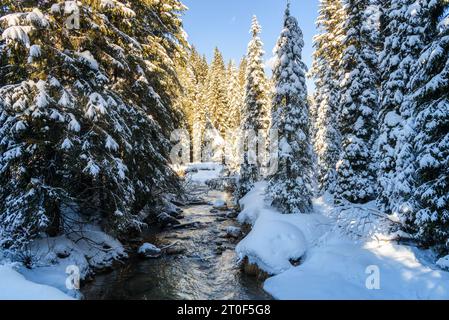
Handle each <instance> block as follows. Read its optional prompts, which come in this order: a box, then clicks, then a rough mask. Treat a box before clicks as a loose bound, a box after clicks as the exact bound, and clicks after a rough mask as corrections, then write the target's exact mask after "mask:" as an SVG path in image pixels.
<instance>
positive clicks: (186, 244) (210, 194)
mask: <svg viewBox="0 0 449 320" xmlns="http://www.w3.org/2000/svg"><path fill="white" fill-rule="evenodd" d="M199 193H200V194H201V196H202V198H203V199H204V200H205V201H206V202H207V203H213V202H214V201H216V200H220V199H221V200H225V201H226V202H228V203H230V202H231V197H230V195H229V194H227V193H224V192H219V191H207V189H204V190H199ZM182 209H183V210H184V212H183V216H184V218H182V219H181V220H180V221H181V222H182V223H183V224H186V223H187V224H188V223H192V222H195V223H196V225H194V226H192V227H187V228H179V229H167V230H163V231H161V232H160V233H157V235H156V238H155V239H154V244H156V245H158V246H164V245H168V244H174V243H176V247H177V248H182V249H183V250H184V252H183V253H178V254H172V255H163V256H162V257H160V258H157V259H148V260H145V259H140V258H138V257H133V258H130V259H129V260H127V261H125V262H124V264H123V266H121V267H118V268H115V269H114V270H113V271H112V272H110V273H108V274H100V275H97V276H95V278H94V280H93V281H92V282H89V283H86V284H85V285H84V286H83V288H82V289H81V292H82V294H83V296H84V299H88V300H91V299H95V300H98V299H125V300H129V299H131V300H184V299H185V300H266V299H271V297H270V296H269V295H268V294H267V293H266V292H265V291H264V290H263V288H262V286H263V283H262V282H261V281H260V280H258V279H257V278H255V277H251V276H248V275H246V274H244V273H243V272H242V271H241V268H240V267H239V266H238V265H237V263H236V262H237V259H236V255H235V250H234V249H235V245H236V243H237V241H236V240H234V239H230V238H227V237H226V228H227V227H228V226H236V225H237V222H236V221H235V220H234V219H231V218H228V217H227V216H226V213H227V211H218V212H217V211H213V212H211V210H212V209H213V207H212V205H211V204H205V205H192V206H187V207H184V208H182Z"/></svg>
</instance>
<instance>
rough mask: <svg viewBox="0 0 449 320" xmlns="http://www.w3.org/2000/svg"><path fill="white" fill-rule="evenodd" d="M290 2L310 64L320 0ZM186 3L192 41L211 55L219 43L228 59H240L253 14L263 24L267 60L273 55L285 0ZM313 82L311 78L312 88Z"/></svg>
mask: <svg viewBox="0 0 449 320" xmlns="http://www.w3.org/2000/svg"><path fill="white" fill-rule="evenodd" d="M291 2H292V5H291V8H292V9H291V12H292V14H293V15H294V16H295V17H296V18H297V19H298V22H299V25H300V26H301V29H302V30H303V33H304V41H305V47H304V52H303V60H304V62H305V63H306V64H307V65H308V66H309V67H310V66H311V63H312V53H313V43H312V39H313V36H314V35H315V34H316V28H315V20H316V18H317V15H318V4H319V0H292V1H291ZM183 3H184V4H185V5H186V6H187V7H189V10H188V11H187V12H186V14H185V16H184V19H183V20H184V28H185V30H186V32H187V33H188V35H189V41H190V43H192V44H193V45H195V47H196V48H197V49H198V51H199V52H201V53H204V54H206V55H207V57H208V58H209V59H210V57H211V56H212V53H213V49H214V48H215V47H218V48H219V49H220V51H221V52H222V53H223V56H224V58H225V59H226V60H229V59H234V60H235V61H236V62H238V61H239V60H240V58H241V57H242V56H243V55H244V54H245V53H246V48H247V45H248V42H249V40H250V34H249V28H250V25H251V17H252V16H253V15H254V14H255V15H257V18H258V19H259V22H260V24H261V25H262V35H261V38H262V41H263V42H264V44H265V52H266V54H265V60H269V59H270V58H271V56H272V50H273V48H274V46H275V44H276V40H277V38H278V36H279V33H280V31H281V29H282V22H283V15H284V10H285V6H286V0H183ZM311 86H312V85H311V82H310V81H309V89H311V88H310V87H311Z"/></svg>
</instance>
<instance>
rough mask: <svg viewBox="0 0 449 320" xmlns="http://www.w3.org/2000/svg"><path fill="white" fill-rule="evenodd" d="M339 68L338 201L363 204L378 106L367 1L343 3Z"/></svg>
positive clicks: (371, 182)
mask: <svg viewBox="0 0 449 320" xmlns="http://www.w3.org/2000/svg"><path fill="white" fill-rule="evenodd" d="M344 10H345V15H346V21H345V25H344V32H345V38H344V40H343V44H344V47H345V50H344V52H343V57H342V62H341V68H342V71H343V76H342V79H341V98H340V119H339V124H340V132H341V135H342V152H341V155H340V159H339V161H338V163H337V185H336V190H335V194H336V197H337V199H339V198H340V199H345V200H348V201H350V202H354V203H365V202H368V201H370V200H373V199H374V198H375V181H376V180H375V174H374V170H373V161H372V147H373V144H374V140H375V133H376V124H377V123H376V118H377V102H378V71H377V54H376V45H377V40H376V39H373V38H375V36H376V35H377V25H376V24H375V22H373V18H374V17H373V15H372V11H371V6H370V1H369V0H346V1H345V2H344Z"/></svg>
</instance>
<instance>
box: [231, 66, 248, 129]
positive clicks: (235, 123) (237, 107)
mask: <svg viewBox="0 0 449 320" xmlns="http://www.w3.org/2000/svg"><path fill="white" fill-rule="evenodd" d="M229 68H230V70H229V71H228V73H229V79H228V105H229V110H228V117H227V126H228V128H230V129H236V128H239V127H240V121H241V119H240V118H241V113H242V105H243V102H244V100H243V87H242V86H241V85H240V81H239V74H238V72H237V70H236V68H235V65H234V63H233V62H232V63H231V65H230V67H229Z"/></svg>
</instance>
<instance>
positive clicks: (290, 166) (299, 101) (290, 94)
mask: <svg viewBox="0 0 449 320" xmlns="http://www.w3.org/2000/svg"><path fill="white" fill-rule="evenodd" d="M303 47H304V41H303V35H302V31H301V29H300V28H299V26H298V22H297V20H296V18H294V17H292V16H291V15H290V5H289V4H288V5H287V9H286V11H285V17H284V29H283V30H282V32H281V35H280V37H279V39H278V42H277V45H276V47H275V49H274V54H275V57H276V62H275V66H274V70H273V80H274V85H275V93H274V98H273V124H272V129H274V130H278V132H279V150H278V153H279V161H278V163H279V164H278V170H277V171H276V173H275V174H274V175H273V176H272V177H271V178H270V181H269V185H268V189H267V195H268V198H269V199H270V200H272V203H273V204H274V205H275V206H277V207H279V208H280V209H282V210H283V211H284V212H285V213H308V212H310V211H311V208H312V195H313V194H312V159H313V150H312V145H311V142H310V132H309V110H308V104H307V88H306V82H305V74H306V71H307V67H306V66H305V64H304V63H303V62H302V60H301V59H302V57H301V55H302V48H303Z"/></svg>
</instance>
